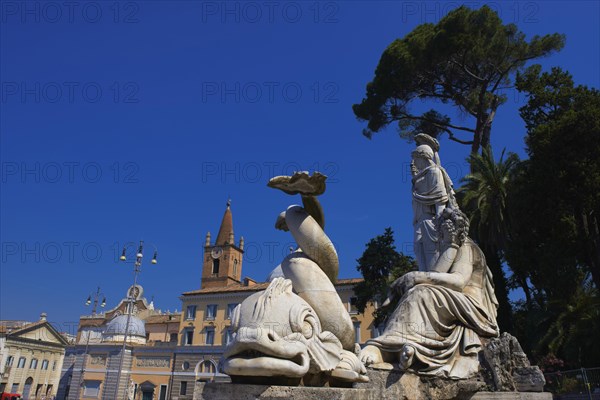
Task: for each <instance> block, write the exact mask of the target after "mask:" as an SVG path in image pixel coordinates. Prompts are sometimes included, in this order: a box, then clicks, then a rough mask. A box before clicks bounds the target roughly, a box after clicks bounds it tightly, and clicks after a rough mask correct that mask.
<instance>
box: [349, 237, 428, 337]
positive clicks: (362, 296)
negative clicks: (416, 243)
mask: <svg viewBox="0 0 600 400" xmlns="http://www.w3.org/2000/svg"><path fill="white" fill-rule="evenodd" d="M356 261H357V263H358V266H357V267H356V269H357V270H358V271H360V273H361V274H362V276H363V278H364V281H362V282H360V283H358V284H357V285H355V286H354V293H355V294H356V299H357V301H356V308H357V309H358V311H359V312H361V313H363V312H364V311H365V308H366V306H367V304H368V303H369V302H371V301H373V300H376V301H378V303H379V304H381V303H383V301H384V300H385V299H386V298H387V295H388V289H389V286H390V285H391V284H392V283H393V282H394V281H395V280H396V279H397V278H399V277H400V276H402V275H404V274H405V273H407V272H409V271H414V270H416V269H417V264H416V262H415V260H414V259H413V258H412V257H409V256H406V255H404V254H402V253H399V252H398V251H396V246H395V244H394V232H393V231H392V229H391V228H386V229H385V231H384V233H383V235H378V236H377V237H375V238H373V239H371V240H370V241H369V243H367V245H366V249H365V251H364V253H363V255H362V256H361V257H360V258H359V259H358V260H356ZM397 304H398V299H396V300H395V301H393V302H392V303H390V304H389V305H387V306H386V307H380V308H378V309H377V310H375V312H374V313H373V316H374V317H375V321H374V324H375V325H379V324H381V323H383V322H384V321H385V320H386V318H387V317H388V315H390V314H391V312H392V311H393V310H394V309H395V308H396V305H397Z"/></svg>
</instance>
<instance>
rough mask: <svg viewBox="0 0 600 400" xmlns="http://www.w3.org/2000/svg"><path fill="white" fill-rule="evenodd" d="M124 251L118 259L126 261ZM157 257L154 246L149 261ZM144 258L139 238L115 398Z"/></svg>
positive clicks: (125, 248)
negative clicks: (138, 278) (152, 254)
mask: <svg viewBox="0 0 600 400" xmlns="http://www.w3.org/2000/svg"><path fill="white" fill-rule="evenodd" d="M126 251H127V247H123V252H122V253H121V257H119V260H121V261H123V262H125V261H127V255H126ZM157 257H158V252H157V251H156V248H155V249H154V256H153V257H152V260H151V261H150V262H151V263H152V264H156V263H157V262H158V261H157ZM143 258H144V241H143V240H140V246H139V247H138V251H137V253H136V255H135V263H134V264H133V266H134V267H133V286H132V287H131V290H130V291H129V292H128V293H127V300H128V308H127V309H126V312H127V322H126V323H125V334H124V335H123V336H124V337H123V347H122V349H121V359H120V361H119V370H118V371H117V381H116V382H115V400H118V394H119V381H120V380H121V370H122V369H123V362H124V359H125V349H126V347H127V336H128V335H129V323H130V321H131V314H133V304H134V301H135V296H134V292H135V287H136V285H137V277H138V274H139V273H140V272H142V259H143ZM127 389H128V385H125V395H124V396H123V399H126V398H127Z"/></svg>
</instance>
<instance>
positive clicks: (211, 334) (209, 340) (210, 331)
mask: <svg viewBox="0 0 600 400" xmlns="http://www.w3.org/2000/svg"><path fill="white" fill-rule="evenodd" d="M214 343H215V328H206V344H209V345H213V344H214Z"/></svg>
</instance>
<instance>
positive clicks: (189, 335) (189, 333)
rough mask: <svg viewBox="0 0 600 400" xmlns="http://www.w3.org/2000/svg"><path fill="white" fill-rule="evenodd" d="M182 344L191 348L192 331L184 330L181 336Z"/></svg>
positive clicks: (192, 340)
mask: <svg viewBox="0 0 600 400" xmlns="http://www.w3.org/2000/svg"><path fill="white" fill-rule="evenodd" d="M183 340H184V341H183V344H184V345H186V346H191V345H192V343H193V342H194V330H193V329H186V330H185V334H184V335H183Z"/></svg>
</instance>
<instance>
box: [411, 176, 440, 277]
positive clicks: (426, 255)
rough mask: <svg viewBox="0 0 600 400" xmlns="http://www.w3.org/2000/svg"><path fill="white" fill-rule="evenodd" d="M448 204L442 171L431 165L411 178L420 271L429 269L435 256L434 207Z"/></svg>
mask: <svg viewBox="0 0 600 400" xmlns="http://www.w3.org/2000/svg"><path fill="white" fill-rule="evenodd" d="M447 202H448V190H447V186H446V181H445V179H444V174H443V170H442V169H441V168H440V167H438V166H437V165H431V166H429V167H427V168H425V169H424V170H422V171H420V172H419V173H418V174H417V175H415V176H414V177H413V203H412V205H413V213H414V220H413V222H414V229H415V238H414V242H415V245H417V247H418V246H421V248H420V249H416V251H417V253H418V254H417V263H418V264H419V269H420V270H421V271H426V270H428V269H429V267H431V264H432V263H433V262H434V261H435V258H436V256H437V251H436V242H437V232H436V228H435V223H434V218H435V215H436V207H435V206H436V205H443V204H446V203H447Z"/></svg>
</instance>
